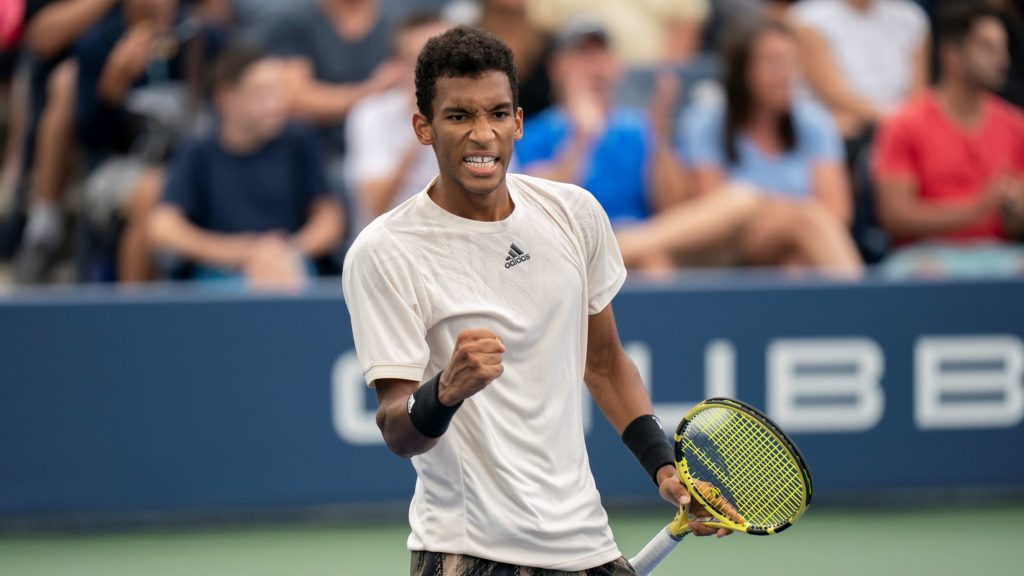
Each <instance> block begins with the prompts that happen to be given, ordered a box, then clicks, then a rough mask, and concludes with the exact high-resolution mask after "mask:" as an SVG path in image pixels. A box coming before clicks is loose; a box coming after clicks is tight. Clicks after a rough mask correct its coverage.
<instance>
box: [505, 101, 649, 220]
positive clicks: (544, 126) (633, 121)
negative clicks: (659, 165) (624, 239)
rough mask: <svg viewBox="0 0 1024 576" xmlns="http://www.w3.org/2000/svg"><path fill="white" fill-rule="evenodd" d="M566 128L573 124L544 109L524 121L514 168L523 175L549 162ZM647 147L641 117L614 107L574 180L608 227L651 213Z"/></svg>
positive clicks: (557, 111) (556, 111)
mask: <svg viewBox="0 0 1024 576" xmlns="http://www.w3.org/2000/svg"><path fill="white" fill-rule="evenodd" d="M571 129H572V123H571V121H570V119H569V118H568V116H567V115H566V113H565V111H564V110H563V109H562V108H561V107H551V108H548V109H547V110H545V111H544V112H541V113H540V114H537V115H536V116H534V117H533V118H531V119H530V120H528V121H527V122H526V125H525V126H524V127H523V139H522V140H520V141H519V143H518V144H517V145H516V157H517V158H516V159H517V161H518V162H519V165H520V166H522V167H523V169H524V171H528V169H529V165H530V164H533V163H536V162H544V161H549V160H552V159H554V158H555V156H556V155H557V153H558V150H559V147H560V146H562V144H563V143H564V142H565V141H566V139H567V137H568V136H569V135H570V130H571ZM652 142H653V136H652V134H651V130H650V126H649V124H648V122H647V119H646V117H645V116H644V115H643V113H641V112H640V111H638V110H632V109H629V108H624V107H617V108H614V109H613V110H612V111H611V113H610V114H609V116H608V120H607V125H606V127H605V131H604V133H603V134H602V135H601V136H600V138H598V140H597V141H596V142H595V144H594V148H593V152H592V153H591V156H590V159H589V162H588V163H587V164H586V165H585V167H584V168H583V174H581V175H580V177H579V178H578V179H577V180H576V182H577V183H578V184H579V185H580V186H582V187H583V188H586V189H587V190H589V191H590V192H591V193H592V194H593V195H594V197H595V198H597V200H598V202H600V203H601V206H602V207H603V208H604V210H605V212H607V213H608V218H609V219H610V220H611V221H612V222H613V223H622V222H627V221H636V220H644V219H646V218H647V217H649V216H650V214H651V209H650V206H649V203H648V198H647V178H646V174H647V163H648V162H649V160H650V157H651V154H652V147H653V144H652Z"/></svg>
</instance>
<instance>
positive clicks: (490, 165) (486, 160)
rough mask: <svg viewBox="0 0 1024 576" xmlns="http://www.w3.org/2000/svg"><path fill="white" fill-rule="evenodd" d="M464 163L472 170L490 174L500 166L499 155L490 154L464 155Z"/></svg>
mask: <svg viewBox="0 0 1024 576" xmlns="http://www.w3.org/2000/svg"><path fill="white" fill-rule="evenodd" d="M462 163H463V164H465V165H466V166H467V167H468V168H469V169H470V171H472V172H476V173H480V174H490V173H491V172H493V171H494V169H495V168H496V167H497V166H498V157H497V156H493V155H490V154H477V155H472V156H463V158H462Z"/></svg>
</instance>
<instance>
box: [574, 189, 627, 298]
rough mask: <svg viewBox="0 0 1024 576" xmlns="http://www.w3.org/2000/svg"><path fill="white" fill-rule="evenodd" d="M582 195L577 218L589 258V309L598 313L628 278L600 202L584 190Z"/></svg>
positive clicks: (610, 226)
mask: <svg viewBox="0 0 1024 576" xmlns="http://www.w3.org/2000/svg"><path fill="white" fill-rule="evenodd" d="M581 196H583V202H582V206H581V207H580V209H579V210H578V211H577V214H576V220H577V223H578V224H579V226H580V229H581V231H582V234H583V247H584V249H585V250H586V257H587V294H588V295H589V296H588V300H587V312H588V313H589V314H597V313H598V312H600V311H602V310H604V309H605V308H606V307H607V306H608V304H610V303H611V301H612V299H613V298H615V295H616V294H618V292H619V289H620V288H622V284H623V283H624V282H625V281H626V266H625V265H624V264H623V262H622V254H621V253H620V252H619V244H618V242H617V241H616V240H615V233H614V232H613V231H612V225H611V222H609V220H608V215H607V214H606V213H605V211H604V209H603V208H601V204H599V203H598V201H597V199H595V198H594V196H593V195H592V194H590V193H589V192H587V191H585V190H583V191H582V194H581Z"/></svg>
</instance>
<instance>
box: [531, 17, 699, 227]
mask: <svg viewBox="0 0 1024 576" xmlns="http://www.w3.org/2000/svg"><path fill="white" fill-rule="evenodd" d="M609 42H610V39H609V36H608V33H607V32H606V30H605V28H604V27H603V26H602V25H601V24H600V23H599V22H597V21H596V20H592V19H589V18H585V17H583V18H579V19H576V20H574V21H573V22H571V23H570V24H569V25H568V26H567V27H566V28H565V30H563V32H562V33H561V34H560V36H559V38H558V42H557V49H556V52H555V54H554V56H553V58H552V61H551V78H552V82H553V84H554V88H555V93H556V98H557V104H556V105H555V106H553V107H551V108H549V109H547V110H546V111H544V112H541V113H540V114H538V115H536V116H534V117H533V118H532V119H531V120H530V121H529V122H527V123H526V125H525V127H524V130H523V139H522V140H521V141H520V142H519V144H518V145H517V146H516V156H517V159H518V161H519V163H520V165H521V166H522V169H523V171H524V172H526V173H529V174H533V175H537V176H541V177H544V178H549V179H552V180H558V181H562V182H572V183H575V184H578V185H580V186H583V187H584V188H586V189H587V190H589V191H590V192H591V193H593V194H594V196H595V197H596V198H597V200H598V201H599V202H600V203H601V205H602V206H603V207H604V209H605V211H606V212H607V213H608V216H609V218H610V219H611V221H612V223H613V225H622V224H625V223H628V222H637V221H643V220H645V219H647V218H648V217H649V216H650V215H651V214H652V213H653V212H656V211H658V210H660V209H663V208H666V207H668V206H670V205H672V204H674V203H675V202H677V201H678V200H679V194H680V192H681V191H682V187H681V186H680V167H679V165H678V162H677V160H676V158H675V153H674V151H673V150H672V146H671V140H670V138H669V137H668V136H667V135H664V134H663V136H662V137H661V138H656V137H655V132H654V130H653V128H652V125H651V122H650V121H649V120H648V118H647V117H645V115H644V114H643V113H642V112H640V111H638V110H633V109H628V108H624V107H619V106H616V105H615V104H614V95H615V89H616V86H617V84H618V80H619V76H620V68H621V65H620V63H619V61H618V59H617V58H616V57H615V56H614V55H613V54H612V52H611V51H610V49H609Z"/></svg>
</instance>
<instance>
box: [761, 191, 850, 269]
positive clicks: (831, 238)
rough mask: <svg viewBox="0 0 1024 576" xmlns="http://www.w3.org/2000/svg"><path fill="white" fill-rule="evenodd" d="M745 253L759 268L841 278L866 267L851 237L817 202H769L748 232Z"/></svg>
mask: <svg viewBox="0 0 1024 576" xmlns="http://www.w3.org/2000/svg"><path fill="white" fill-rule="evenodd" d="M743 252H744V255H745V257H746V259H747V261H748V262H749V263H751V264H754V265H759V266H778V265H788V266H807V267H812V268H817V269H821V270H823V271H826V272H828V273H831V274H837V275H842V276H856V275H859V274H860V272H861V271H862V270H863V268H864V265H863V263H862V261H861V259H860V256H859V255H858V253H857V249H856V247H855V246H854V244H853V240H852V239H851V238H850V234H849V233H848V232H847V231H846V229H845V228H844V227H843V226H842V224H841V223H840V222H839V221H838V220H837V219H836V217H835V216H834V215H832V214H831V213H830V212H828V211H827V210H826V209H825V208H823V207H822V206H820V205H819V204H817V203H816V202H788V201H785V200H776V201H770V202H766V203H765V205H764V206H763V208H762V209H761V210H760V211H759V214H758V218H757V219H756V221H754V222H753V223H752V225H751V226H750V227H749V228H748V229H747V232H746V234H745V237H744V239H743Z"/></svg>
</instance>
